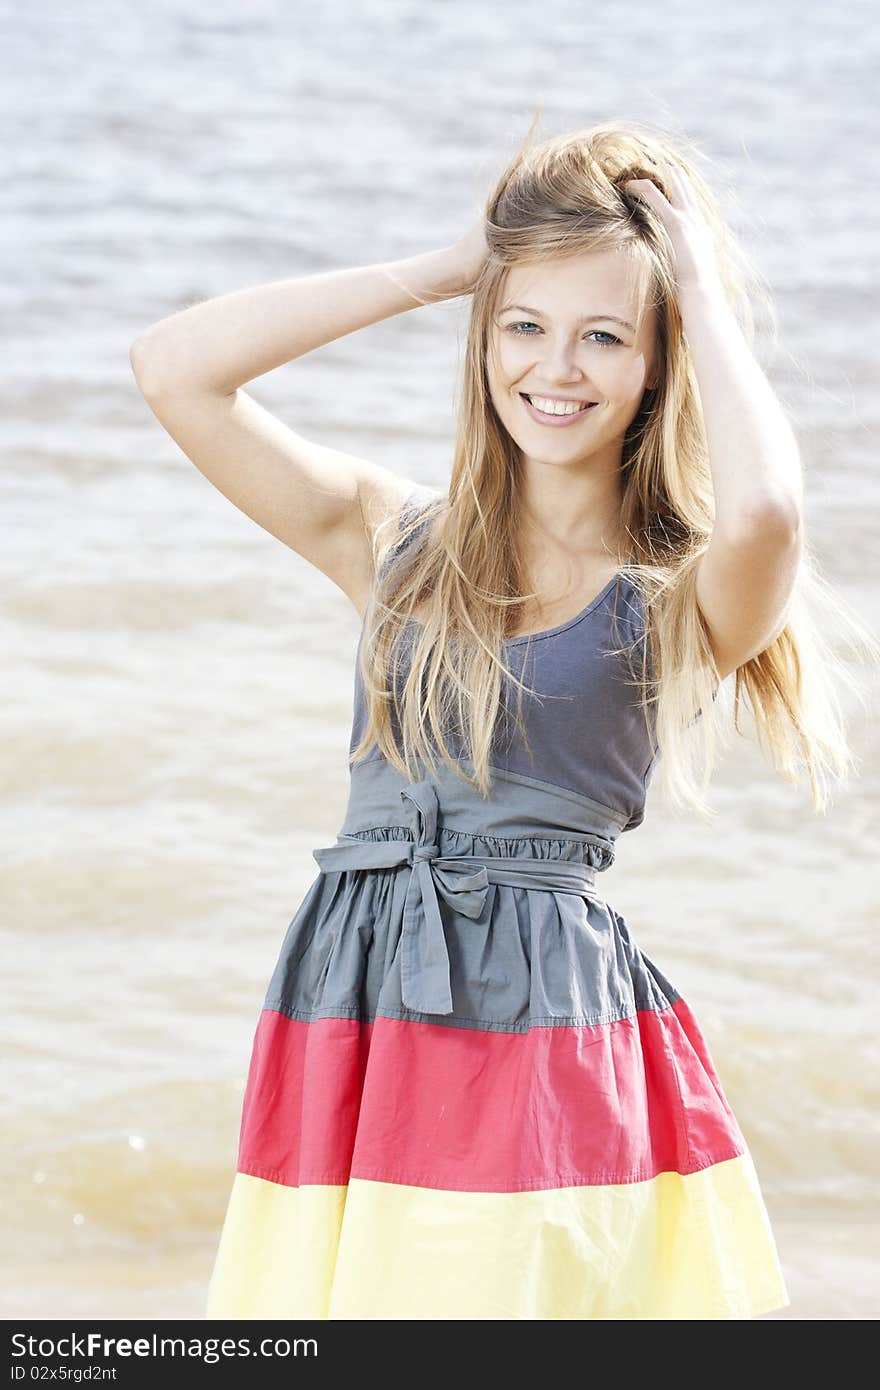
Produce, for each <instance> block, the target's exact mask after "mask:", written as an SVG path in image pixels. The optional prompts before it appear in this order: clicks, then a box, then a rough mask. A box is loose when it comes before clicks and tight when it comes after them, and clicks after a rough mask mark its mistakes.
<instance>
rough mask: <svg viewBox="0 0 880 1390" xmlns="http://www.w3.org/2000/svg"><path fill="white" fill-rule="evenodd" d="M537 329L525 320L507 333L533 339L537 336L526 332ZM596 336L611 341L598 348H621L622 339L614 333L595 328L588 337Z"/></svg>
mask: <svg viewBox="0 0 880 1390" xmlns="http://www.w3.org/2000/svg"><path fill="white" fill-rule="evenodd" d="M537 327H538V325H537V324H536V323H532V322H531V320H530V319H523V320H521V321H520V322H519V323H511V324H508V327H507V331H508V333H515V334H516V335H517V337H520V338H533V337H534V336H535V335H534V333H527V332H526V331H525V330H526V329H527V328H537ZM596 334H598V335H599V337H600V338H608V339H610V341H609V342H607V343H597V344H596V347H614V345H615V344H617V345H618V346H620V339H619V338H616V337H615V336H614V334H613V333H606V332H605V330H604V329H602V328H594V329H593V331H592V333H590V334H589V335H588V336H589V337H591V338H592V337H594V336H595V335H596Z"/></svg>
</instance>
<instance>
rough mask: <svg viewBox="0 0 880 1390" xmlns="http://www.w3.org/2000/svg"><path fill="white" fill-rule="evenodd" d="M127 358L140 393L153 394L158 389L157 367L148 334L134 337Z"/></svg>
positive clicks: (153, 348)
mask: <svg viewBox="0 0 880 1390" xmlns="http://www.w3.org/2000/svg"><path fill="white" fill-rule="evenodd" d="M128 360H129V362H130V364H131V370H132V373H133V375H134V379H135V381H136V382H137V384H138V389H139V390H140V393H141V395H142V396H144V397H145V398H149V397H150V396H154V395H155V394H156V393H157V391H158V390H159V389H160V382H159V369H158V363H157V361H156V352H155V347H151V346H150V343H149V335H148V334H142V335H141V337H139V338H135V340H134V342H133V343H132V345H131V347H130V348H129V350H128Z"/></svg>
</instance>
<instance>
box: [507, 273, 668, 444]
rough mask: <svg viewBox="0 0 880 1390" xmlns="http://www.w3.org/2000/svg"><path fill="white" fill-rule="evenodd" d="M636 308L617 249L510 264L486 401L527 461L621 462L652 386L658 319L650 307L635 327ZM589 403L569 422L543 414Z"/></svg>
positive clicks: (564, 417)
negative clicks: (598, 458) (595, 458)
mask: <svg viewBox="0 0 880 1390" xmlns="http://www.w3.org/2000/svg"><path fill="white" fill-rule="evenodd" d="M637 308H638V302H637V295H636V287H635V285H634V283H633V282H632V272H631V270H630V269H629V267H628V264H627V262H626V260H625V259H624V258H623V257H622V256H620V255H618V253H616V252H614V251H607V252H604V251H603V252H595V253H592V254H590V255H583V256H576V257H574V256H573V257H568V258H566V259H560V260H557V261H552V262H543V263H541V264H538V263H536V262H530V263H528V264H520V265H515V266H511V267H510V269H509V271H508V272H507V278H506V281H505V283H504V284H503V286H502V290H501V296H500V298H499V301H498V309H497V311H496V313H495V317H494V323H493V325H492V330H491V331H492V343H493V346H494V350H495V353H494V355H495V358H496V359H497V360H496V361H493V354H492V353H491V352H490V353H489V354H488V362H487V372H488V379H489V389H490V395H491V398H492V404H493V405H494V407H495V409H496V411H497V413H498V417H499V419H500V420H501V422H502V424H503V425H504V427H505V428H506V429H507V431H508V432H509V434H510V435H511V436H512V438H513V440H514V442H515V443H516V444H518V445H519V447H520V449H521V450H522V452H523V454H524V455H525V456H526V457H529V458H533V459H535V460H537V461H542V462H552V463H576V462H579V461H581V460H583V459H585V458H588V457H590V456H591V455H593V454H595V453H597V452H600V451H601V452H602V453H603V454H607V453H608V451H609V450H611V452H612V455H613V457H614V458H616V460H617V461H618V462H619V457H620V451H621V448H622V444H623V437H624V434H625V433H626V430H627V428H628V426H629V425H630V424H631V422H632V420H633V418H634V416H635V415H636V413H637V411H638V409H639V406H640V404H641V401H642V396H643V394H644V391H645V388H646V387H649V386H653V385H654V384H655V375H654V367H655V352H656V349H655V332H656V315H655V313H654V310H653V309H652V308H651V307H650V306H646V308H645V312H644V315H643V320H642V323H641V324H640V325H637V322H636V314H637ZM621 320H623V321H624V322H621ZM525 396H529V397H531V400H532V402H533V403H534V404H532V405H530V404H529V402H528V401H527V400H526V399H524V397H525ZM558 402H561V403H562V404H558ZM587 402H589V403H590V404H589V406H588V407H587V408H585V409H583V410H580V409H579V410H578V411H577V413H576V414H574V415H569V414H565V415H562V414H548V413H544V411H542V410H541V407H544V408H545V410H547V411H549V410H552V409H553V408H554V403H557V404H555V409H556V411H560V410H566V411H568V410H570V409H571V408H572V405H573V403H577V404H578V405H585V404H586V403H587Z"/></svg>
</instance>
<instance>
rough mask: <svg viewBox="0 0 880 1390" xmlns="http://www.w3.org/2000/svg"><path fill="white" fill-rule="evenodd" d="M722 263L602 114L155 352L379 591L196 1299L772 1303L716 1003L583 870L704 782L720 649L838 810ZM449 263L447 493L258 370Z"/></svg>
mask: <svg viewBox="0 0 880 1390" xmlns="http://www.w3.org/2000/svg"><path fill="white" fill-rule="evenodd" d="M739 256H740V253H739V252H738V249H737V247H736V245H735V243H734V241H733V239H732V238H731V236H730V234H729V232H728V231H727V229H726V228H725V226H724V225H723V223H722V221H721V218H720V217H719V215H718V211H717V207H716V204H715V200H714V198H713V196H712V195H711V193H710V191H709V189H708V187H707V185H706V183H705V182H704V181H703V179H702V178H701V176H700V175H699V173H698V172H697V171H696V169H695V167H694V162H693V160H692V159H691V158H688V157H686V155H685V153H684V152H683V149H682V148H681V146H680V145H679V144H677V143H673V142H672V141H671V140H670V139H668V138H667V137H666V136H665V135H664V134H662V133H657V132H652V131H650V130H646V129H644V128H638V127H632V126H628V127H626V128H621V127H619V126H617V125H614V124H611V123H606V124H603V125H600V126H596V127H593V128H591V129H589V130H586V131H578V132H575V133H574V134H571V135H567V136H565V137H560V138H556V139H553V140H550V141H547V142H545V143H543V144H541V145H538V146H528V145H526V146H524V147H523V149H521V150H520V151H519V153H518V154H517V156H516V157H515V158H514V159H513V160H512V162H511V164H510V166H509V167H508V168H507V169H506V170H505V172H504V173H503V175H502V176H501V177H500V178H499V180H498V183H497V186H496V187H495V189H494V190H493V191H492V193H491V196H490V198H489V199H488V202H487V205H486V210H485V217H484V218H481V219H480V222H479V224H478V225H477V227H476V228H475V229H474V230H473V231H472V232H470V233H469V234H468V235H467V236H465V237H463V238H462V240H461V241H459V242H457V243H455V244H454V245H452V246H450V247H443V248H441V249H438V250H435V251H430V252H428V253H426V254H424V255H419V256H415V257H412V258H408V259H405V260H399V261H395V262H391V263H387V264H375V265H369V266H366V267H359V268H355V269H346V270H341V271H335V272H331V273H328V274H321V275H315V276H311V277H307V278H304V279H295V280H286V281H282V282H280V283H275V284H267V285H263V286H258V287H256V288H254V289H247V290H243V291H240V292H237V293H233V294H228V295H224V296H222V297H221V298H218V299H214V300H211V301H209V302H207V303H203V304H199V305H197V306H194V307H190V308H188V309H186V310H185V311H184V312H182V313H180V314H177V315H175V316H173V317H172V318H170V319H167V320H164V321H162V322H161V323H159V324H157V325H156V326H155V327H153V328H152V329H150V330H149V331H148V332H147V333H146V334H145V335H144V336H143V337H142V338H140V339H139V340H138V341H137V343H135V344H134V346H133V348H132V364H133V368H134V371H135V374H136V377H137V380H138V383H139V385H140V387H141V390H142V391H143V394H144V396H145V398H146V400H147V401H148V402H149V404H150V406H151V408H152V409H153V411H154V412H155V414H156V415H157V417H158V418H159V420H160V421H161V423H162V424H163V425H164V427H165V428H166V429H167V430H168V432H169V433H170V434H171V435H172V436H173V438H174V439H175V440H176V441H177V442H178V443H179V445H180V446H181V448H182V449H183V450H184V451H185V452H186V454H187V455H188V456H189V457H190V458H191V459H192V461H193V462H194V463H195V464H196V466H197V467H198V468H200V469H201V470H202V471H203V472H204V473H205V474H206V475H207V477H208V478H210V480H211V481H212V482H213V483H214V484H215V485H216V486H217V487H218V488H219V489H220V490H221V491H222V492H223V493H224V494H225V495H226V496H227V497H229V498H230V499H231V500H232V501H233V502H234V503H235V504H236V505H237V506H238V507H240V508H241V509H242V510H243V511H245V512H246V513H247V514H248V515H249V516H251V517H253V518H254V520H256V521H257V522H258V523H259V524H260V525H262V526H264V527H265V528H266V529H267V530H269V531H270V532H272V533H273V534H274V535H276V536H278V537H279V538H280V539H281V540H282V541H284V542H285V543H286V544H288V545H289V546H291V547H292V548H293V549H294V550H296V551H297V552H298V553H299V554H300V555H303V556H304V557H305V558H306V559H307V560H310V561H311V562H312V563H313V564H315V565H317V566H318V568H319V569H321V570H322V571H323V573H324V574H326V575H327V576H328V577H329V578H330V579H332V580H333V581H334V583H336V584H338V585H339V587H340V588H341V589H342V590H343V591H344V592H345V593H346V594H347V595H348V596H349V598H350V599H351V601H352V603H353V604H354V605H355V607H356V609H357V611H358V613H359V614H360V615H361V616H362V618H363V628H362V632H361V638H360V642H359V646H358V657H357V663H356V699H355V718H354V727H353V730H352V741H351V749H350V752H351V792H350V801H349V805H348V810H347V814H346V816H345V821H344V824H343V826H342V829H341V831H340V833H339V835H338V837H337V841H336V843H335V844H334V845H331V846H327V847H324V848H321V849H316V850H315V858H316V860H317V863H318V866H319V869H320V872H319V873H318V874H317V876H316V878H315V880H314V882H313V884H312V886H311V887H310V889H309V891H308V893H307V894H306V897H305V899H304V901H303V902H302V904H301V905H300V907H299V909H298V911H297V912H296V915H295V916H294V918H293V920H292V921H291V923H290V925H289V928H288V930H287V934H286V937H285V940H284V943H283V946H282V949H281V953H280V956H279V959H278V962H277V965H276V968H275V971H274V973H273V975H272V977H271V981H270V984H269V987H268V992H267V994H266V997H265V1001H264V1007H263V1009H262V1012H261V1015H260V1018H259V1022H258V1024H257V1028H256V1036H255V1038H254V1045H253V1052H252V1057H251V1063H250V1070H249V1075H248V1081H247V1089H246V1094H245V1099H244V1106H243V1112H242V1122H241V1138H240V1147H239V1154H238V1164H237V1173H236V1174H235V1177H234V1182H233V1186H232V1193H231V1197H230V1202H229V1207H228V1211H227V1214H226V1220H225V1224H224V1226H223V1230H222V1234H221V1238H220V1243H219V1249H218V1251H217V1256H216V1261H215V1265H214V1270H213V1277H212V1280H211V1287H210V1293H209V1297H208V1305H207V1316H208V1317H211V1318H214V1317H216V1318H221V1317H230V1318H263V1317H266V1318H268V1317H285V1318H299V1317H305V1318H309V1317H312V1318H355V1319H357V1318H387V1319H400V1318H431V1319H435V1318H436V1319H456V1318H467V1319H473V1318H485V1319H497V1318H506V1319H510V1318H525V1319H534V1318H542V1319H543V1318H552V1319H559V1318H570V1319H580V1318H646V1319H652V1318H733V1317H754V1316H757V1315H759V1314H762V1313H765V1312H767V1311H769V1310H771V1309H777V1308H781V1307H783V1306H785V1305H786V1304H787V1303H788V1296H787V1293H786V1288H785V1283H784V1279H783V1275H782V1272H781V1268H780V1264H779V1260H778V1257H777V1251H776V1247H775V1243H774V1238H773V1234H772V1231H771V1228H770V1225H769V1222H768V1218H767V1213H766V1209H765V1205H764V1202H763V1199H762V1194H761V1190H760V1186H759V1182H758V1178H757V1175H756V1172H755V1168H754V1164H753V1161H752V1158H751V1156H750V1153H749V1149H748V1147H747V1143H746V1140H745V1139H744V1137H743V1134H742V1132H741V1130H740V1128H739V1127H738V1124H737V1121H736V1119H735V1117H734V1114H733V1113H732V1111H731V1108H730V1106H729V1104H728V1102H727V1100H726V1098H725V1095H724V1092H723V1090H722V1086H721V1083H720V1081H719V1077H718V1075H717V1073H716V1070H715V1067H714V1065H713V1062H712V1059H711V1057H710V1054H709V1051H708V1048H707V1046H706V1042H705V1040H704V1038H703V1035H702V1033H701V1031H700V1027H699V1025H698V1023H697V1021H696V1019H695V1017H694V1015H693V1013H692V1012H691V1010H690V1008H689V1007H688V1004H687V1003H686V1002H685V1000H684V999H683V998H682V996H681V995H680V993H679V992H678V991H677V990H676V988H675V987H674V985H673V984H672V983H671V982H670V981H669V980H668V979H666V978H665V977H664V975H663V974H662V973H661V972H660V970H659V969H658V968H657V966H656V965H654V963H653V962H652V961H651V960H649V959H648V957H647V956H646V955H645V954H644V953H643V952H642V951H641V950H640V949H639V947H638V945H637V944H636V942H635V941H634V939H633V937H632V935H631V934H630V930H629V927H628V925H627V923H626V922H625V921H624V919H623V917H622V916H621V914H620V913H618V912H617V911H615V909H614V908H613V907H612V906H611V905H610V904H609V903H608V902H606V901H605V900H604V899H603V897H602V895H601V882H600V874H601V871H602V870H603V869H605V868H607V867H608V866H609V865H610V864H611V862H612V860H613V857H614V852H615V842H616V840H617V837H618V835H619V834H620V833H621V832H623V831H625V830H630V829H633V828H634V827H635V826H637V825H639V824H640V822H641V820H642V818H643V813H644V805H645V796H646V790H647V786H648V782H649V780H650V777H651V774H652V772H653V770H654V768H655V766H659V768H660V771H661V775H662V776H663V778H664V782H665V785H666V787H667V789H668V790H669V791H670V793H671V795H672V798H673V800H674V801H676V802H678V803H690V804H691V805H693V806H695V807H696V808H697V809H700V808H703V809H705V807H704V803H703V801H702V799H701V797H700V795H699V789H698V787H697V777H696V772H697V770H698V764H699V762H700V755H702V763H703V769H704V773H705V778H708V773H709V770H710V768H711V763H712V756H713V751H714V738H715V734H716V732H717V729H718V728H719V727H720V724H721V721H722V719H723V712H722V711H723V702H722V701H717V700H716V698H715V697H716V696H717V694H718V691H719V688H720V682H721V681H723V679H724V678H725V677H726V676H727V675H728V674H731V673H734V672H735V673H736V695H737V701H738V700H739V697H740V695H741V693H747V694H748V696H749V697H750V702H751V707H752V709H753V711H754V715H755V718H756V721H757V725H758V728H759V732H760V733H762V734H763V735H764V736H765V739H766V745H767V746H768V747H769V749H770V751H771V753H772V756H773V760H774V764H775V766H776V768H777V769H778V770H779V771H780V773H781V774H782V775H784V776H786V777H788V778H789V779H790V780H793V779H794V777H795V775H796V772H797V771H798V768H799V767H801V768H803V769H805V770H806V773H807V775H808V777H809V781H810V785H811V789H812V797H813V803H814V806H815V808H816V809H817V810H818V809H821V808H822V807H823V806H824V805H825V803H826V800H827V790H826V787H825V786H824V782H825V781H827V779H828V778H829V776H830V777H841V776H842V775H843V773H844V771H845V770H846V769H847V768H848V766H849V762H850V760H849V755H848V751H847V748H846V744H845V741H844V738H843V734H842V731H841V729H840V727H839V726H838V724H837V723H836V722H835V716H834V711H835V708H836V705H835V701H834V698H833V693H832V691H831V690H830V688H829V686H828V684H827V682H828V681H829V679H830V676H831V672H832V662H831V658H830V653H829V652H828V650H827V649H826V648H825V647H824V646H823V644H822V642H821V639H820V638H819V636H818V633H817V632H816V631H814V630H813V629H812V628H811V627H810V625H809V622H808V614H807V607H808V599H809V596H810V594H812V593H813V592H814V591H815V589H816V585H817V584H818V576H817V575H816V574H814V573H813V570H812V565H811V562H810V561H809V559H808V558H807V557H806V555H805V552H804V545H803V520H802V488H801V468H800V461H799V456H798V450H797V446H796V442H795V439H794V436H793V432H792V430H791V428H790V427H789V424H788V422H787V421H786V419H785V417H784V415H783V412H782V410H781V408H780V406H779V404H778V402H777V400H776V398H775V397H774V394H773V392H772V390H771V388H770V386H769V384H768V382H767V380H766V378H765V376H764V375H763V373H762V372H761V370H760V369H759V367H758V365H757V363H756V360H755V358H754V357H753V355H752V353H751V351H750V349H749V346H748V345H747V342H746V339H745V337H744V334H743V331H742V327H743V325H741V323H740V317H741V315H738V314H737V312H736V310H737V308H739V309H743V308H747V300H746V298H745V295H744V293H743V282H742V279H741V277H740V275H739V273H738V271H737V259H738V257H739ZM461 294H472V296H473V300H472V308H471V318H470V329H469V337H468V343H467V353H466V362H465V368H464V383H463V386H464V390H463V400H462V408H461V415H460V426H459V431H458V438H457V442H456V448H455V457H454V461H453V465H452V470H451V476H450V479H449V485H448V489H447V490H446V491H444V492H442V493H439V494H436V493H432V492H431V490H430V489H425V488H421V487H419V486H418V484H417V483H416V482H414V481H413V480H411V479H409V478H398V477H396V476H394V475H393V474H391V473H390V472H389V471H387V470H386V469H384V468H382V467H381V466H380V465H379V464H377V463H374V462H367V461H366V460H363V459H360V458H356V457H353V456H349V455H347V454H343V453H340V452H337V451H335V450H333V449H330V448H326V447H323V446H318V445H315V444H312V443H310V442H309V441H308V440H306V439H304V438H303V437H302V436H300V435H298V434H295V433H293V432H291V431H290V430H289V429H287V428H285V427H284V426H283V425H282V424H280V423H279V422H278V420H276V419H274V418H273V417H272V416H271V415H269V414H268V413H267V412H266V411H265V410H263V409H261V408H260V406H258V405H257V404H256V403H255V402H254V401H253V400H252V399H251V398H250V397H249V396H247V395H246V394H244V393H243V392H242V390H241V389H240V388H241V386H242V385H243V383H246V382H248V381H250V380H251V379H253V378H255V377H259V376H261V375H262V374H263V373H265V372H268V371H270V370H272V369H273V368H275V367H277V366H279V365H280V364H282V363H284V362H287V361H290V360H291V359H294V358H297V357H300V356H302V355H303V354H304V353H306V352H309V351H311V350H313V349H315V348H318V347H320V346H321V345H322V344H324V343H329V342H331V341H333V340H334V339H337V338H340V337H342V336H343V335H345V334H347V333H352V332H354V331H355V330H357V329H361V328H364V327H365V326H367V325H368V324H371V323H375V322H378V321H380V320H382V319H385V318H388V317H389V316H391V315H393V314H398V313H401V312H403V311H404V310H406V309H409V308H411V307H413V306H414V305H415V304H416V303H420V304H421V303H430V302H433V301H435V300H443V299H448V298H451V297H454V296H456V295H461ZM750 325H751V320H750V319H748V322H747V325H746V327H747V328H749V329H750ZM404 377H405V373H404ZM395 386H397V387H400V388H401V389H405V388H406V383H405V379H403V378H401V376H400V374H398V380H397V381H396V382H395ZM414 408H415V403H414ZM661 749H662V754H663V756H662V759H661V758H660V752H661ZM703 787H705V779H704V781H703ZM670 891H674V890H673V888H672V886H670Z"/></svg>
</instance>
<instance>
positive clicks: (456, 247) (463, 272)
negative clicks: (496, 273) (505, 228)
mask: <svg viewBox="0 0 880 1390" xmlns="http://www.w3.org/2000/svg"><path fill="white" fill-rule="evenodd" d="M485 228H486V221H485V218H484V217H482V216H480V217H479V218H478V219H477V221H476V222H475V224H474V225H473V227H471V228H470V230H469V231H467V232H465V234H464V236H463V237H459V239H458V241H455V242H453V243H452V245H451V247H450V248H449V255H450V256H451V257H452V258H453V260H454V264H455V266H456V268H457V276H456V278H457V280H459V281H460V283H461V289H460V291H459V293H460V294H470V292H471V291H472V290H473V288H474V286H475V285H476V283H477V280H478V279H479V278H480V274H481V272H482V269H483V266H484V265H485V264H486V260H487V258H488V255H489V247H488V245H487V243H486V230H485Z"/></svg>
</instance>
